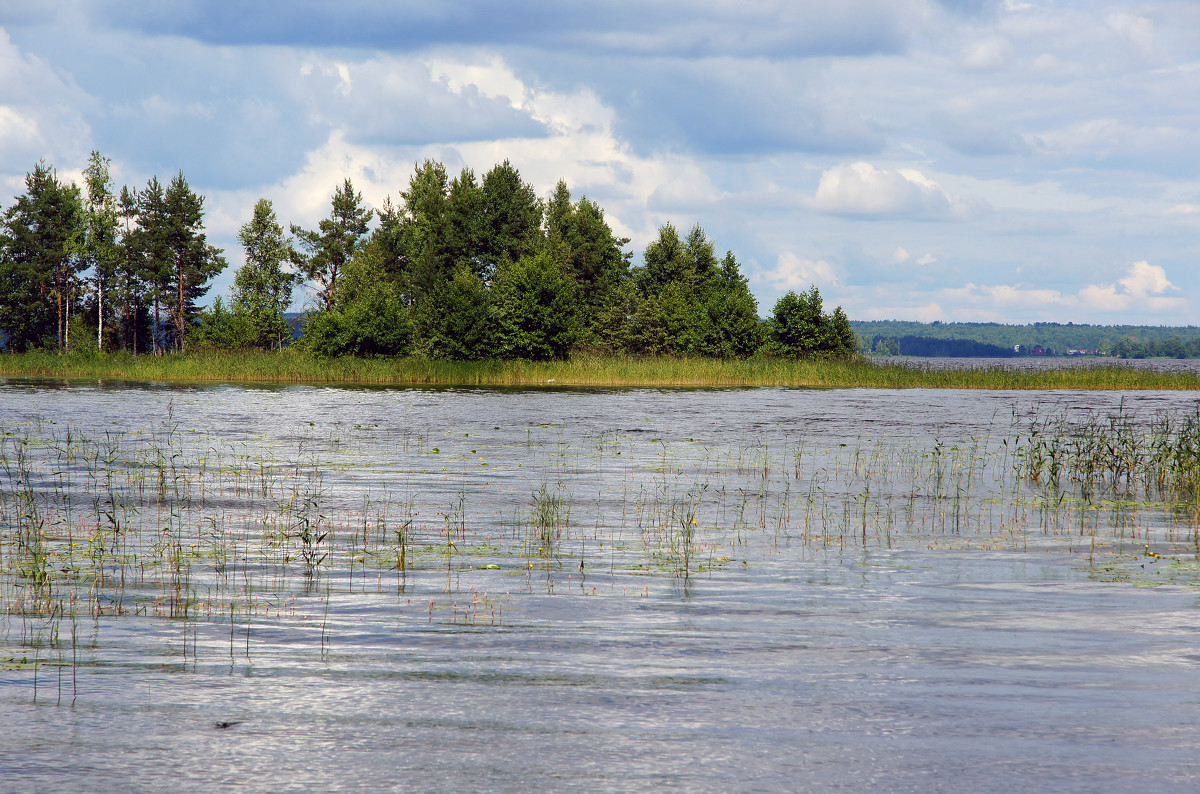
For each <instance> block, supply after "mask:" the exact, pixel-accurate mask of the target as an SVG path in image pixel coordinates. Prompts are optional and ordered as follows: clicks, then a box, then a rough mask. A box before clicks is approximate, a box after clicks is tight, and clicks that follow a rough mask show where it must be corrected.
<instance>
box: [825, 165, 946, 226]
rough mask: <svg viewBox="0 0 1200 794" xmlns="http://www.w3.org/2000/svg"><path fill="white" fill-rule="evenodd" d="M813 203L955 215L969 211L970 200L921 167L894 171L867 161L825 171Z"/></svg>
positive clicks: (834, 208)
mask: <svg viewBox="0 0 1200 794" xmlns="http://www.w3.org/2000/svg"><path fill="white" fill-rule="evenodd" d="M809 206H810V207H811V208H812V209H814V210H816V211H818V212H827V213H830V214H834V215H864V216H875V215H906V216H915V217H927V218H951V217H962V216H965V215H967V214H968V212H969V208H968V206H967V204H966V203H964V202H962V201H960V200H959V199H956V198H953V197H951V196H950V194H949V193H947V192H946V191H945V190H944V189H942V187H941V185H939V184H938V183H936V182H934V181H933V180H932V179H930V178H929V177H927V176H925V175H924V174H922V173H921V172H920V171H916V170H913V169H908V168H901V169H897V170H895V171H890V170H886V169H879V168H876V167H875V166H873V165H871V164H870V163H864V162H858V163H853V164H851V165H839V166H834V167H833V168H830V169H829V170H827V171H825V173H823V174H821V181H820V183H819V184H818V185H817V192H816V195H814V196H813V197H812V200H811V201H810V202H809Z"/></svg>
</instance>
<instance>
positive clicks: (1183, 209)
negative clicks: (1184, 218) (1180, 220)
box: [1167, 204, 1200, 215]
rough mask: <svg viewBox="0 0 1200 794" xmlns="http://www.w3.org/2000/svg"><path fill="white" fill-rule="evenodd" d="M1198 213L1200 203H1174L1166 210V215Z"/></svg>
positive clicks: (1199, 211)
mask: <svg viewBox="0 0 1200 794" xmlns="http://www.w3.org/2000/svg"><path fill="white" fill-rule="evenodd" d="M1197 213H1200V204H1176V205H1175V206H1174V207H1171V209H1169V210H1167V214H1168V215H1195V214H1197Z"/></svg>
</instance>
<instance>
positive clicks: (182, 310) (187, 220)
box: [161, 172, 225, 350]
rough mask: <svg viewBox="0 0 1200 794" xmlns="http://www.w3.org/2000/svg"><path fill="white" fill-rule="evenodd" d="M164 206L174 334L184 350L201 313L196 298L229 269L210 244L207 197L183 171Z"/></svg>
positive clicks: (173, 184) (180, 348)
mask: <svg viewBox="0 0 1200 794" xmlns="http://www.w3.org/2000/svg"><path fill="white" fill-rule="evenodd" d="M163 207H164V217H163V219H162V220H163V223H164V228H163V230H162V232H161V234H162V240H163V241H164V242H165V253H166V256H167V262H166V264H167V266H168V269H167V273H166V284H167V286H168V287H169V290H170V300H168V301H167V305H168V306H169V313H170V316H171V320H172V322H171V326H170V332H171V333H170V337H171V339H172V340H173V342H174V344H175V348H176V349H177V350H183V349H184V345H185V341H186V339H187V331H188V326H190V325H192V324H193V323H195V322H196V321H197V320H198V317H199V311H198V310H197V309H196V306H195V303H196V300H197V299H199V298H200V297H202V296H203V295H204V294H205V293H207V292H208V289H209V286H210V282H211V281H212V279H213V278H214V277H215V276H216V275H217V274H218V273H220V272H221V271H222V270H224V269H225V258H224V257H223V256H222V255H221V251H220V249H217V248H214V247H213V246H210V245H209V244H208V240H207V236H206V234H205V232H204V197H203V196H199V195H197V194H196V193H194V192H193V191H192V189H191V188H190V187H189V186H188V183H187V180H186V179H184V176H183V173H182V172H180V173H178V174H176V175H175V177H174V178H172V179H171V184H169V185H168V186H167V190H166V192H165V193H164V194H163Z"/></svg>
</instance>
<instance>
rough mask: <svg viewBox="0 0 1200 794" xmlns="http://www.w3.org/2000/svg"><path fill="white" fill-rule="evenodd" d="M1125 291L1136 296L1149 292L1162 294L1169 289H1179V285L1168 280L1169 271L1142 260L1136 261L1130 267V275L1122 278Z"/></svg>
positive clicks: (1142, 295) (1143, 295)
mask: <svg viewBox="0 0 1200 794" xmlns="http://www.w3.org/2000/svg"><path fill="white" fill-rule="evenodd" d="M1120 282H1121V285H1122V286H1123V287H1125V291H1126V292H1128V293H1129V294H1130V295H1133V296H1136V297H1139V298H1141V297H1145V296H1146V295H1147V294H1148V293H1154V294H1155V295H1161V294H1163V293H1164V292H1166V291H1167V290H1175V291H1178V289H1179V288H1178V287H1176V286H1175V285H1174V284H1172V283H1171V282H1170V281H1167V271H1165V270H1163V269H1162V268H1161V267H1159V266H1157V265H1152V264H1150V263H1149V262H1147V261H1145V260H1142V261H1141V262H1134V263H1133V266H1132V267H1130V268H1129V275H1127V276H1126V277H1125V278H1123V279H1120Z"/></svg>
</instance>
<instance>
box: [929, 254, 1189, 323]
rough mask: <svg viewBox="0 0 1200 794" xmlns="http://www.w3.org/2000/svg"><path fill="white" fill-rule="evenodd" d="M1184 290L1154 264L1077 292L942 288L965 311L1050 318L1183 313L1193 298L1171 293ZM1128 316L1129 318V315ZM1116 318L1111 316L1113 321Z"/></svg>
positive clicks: (944, 298)
mask: <svg viewBox="0 0 1200 794" xmlns="http://www.w3.org/2000/svg"><path fill="white" fill-rule="evenodd" d="M1170 291H1178V288H1177V287H1175V285H1174V284H1172V283H1171V282H1170V281H1169V280H1168V279H1167V275H1166V271H1165V270H1164V269H1163V268H1162V267H1159V266H1157V265H1151V264H1150V263H1148V262H1145V261H1141V262H1135V263H1133V264H1132V265H1130V267H1129V269H1128V271H1127V272H1126V275H1125V277H1124V278H1121V279H1118V280H1117V281H1116V283H1112V284H1088V285H1086V286H1084V287H1082V288H1080V289H1079V290H1078V291H1076V292H1063V291H1061V290H1056V289H1046V288H1041V287H1036V286H1031V285H1027V284H1012V285H1009V284H996V285H982V284H975V283H968V284H966V285H964V286H962V287H958V288H948V289H943V290H940V291H938V293H937V294H938V297H939V299H941V300H942V302H943V303H946V304H949V305H953V306H955V307H957V309H959V310H960V311H962V310H967V311H968V313H969V311H971V310H975V311H978V310H979V309H980V308H982V309H983V310H985V311H986V310H987V309H991V308H997V309H1001V310H1002V311H1000V312H999V313H998V314H999V315H1000V316H1007V315H1006V311H1004V310H1011V309H1020V310H1022V311H1024V312H1033V313H1035V315H1036V313H1038V312H1043V313H1045V315H1044V316H1048V317H1057V318H1059V319H1063V318H1066V317H1072V316H1076V317H1077V316H1081V315H1082V316H1109V317H1112V316H1113V315H1123V314H1129V313H1133V314H1136V315H1138V316H1141V317H1143V318H1151V317H1155V316H1156V315H1157V316H1160V317H1161V316H1162V315H1164V314H1167V313H1171V312H1183V311H1185V310H1186V309H1187V307H1188V301H1187V300H1186V299H1184V298H1181V297H1165V293H1167V292H1170ZM1123 319H1124V318H1123ZM1110 321H1111V320H1110Z"/></svg>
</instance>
